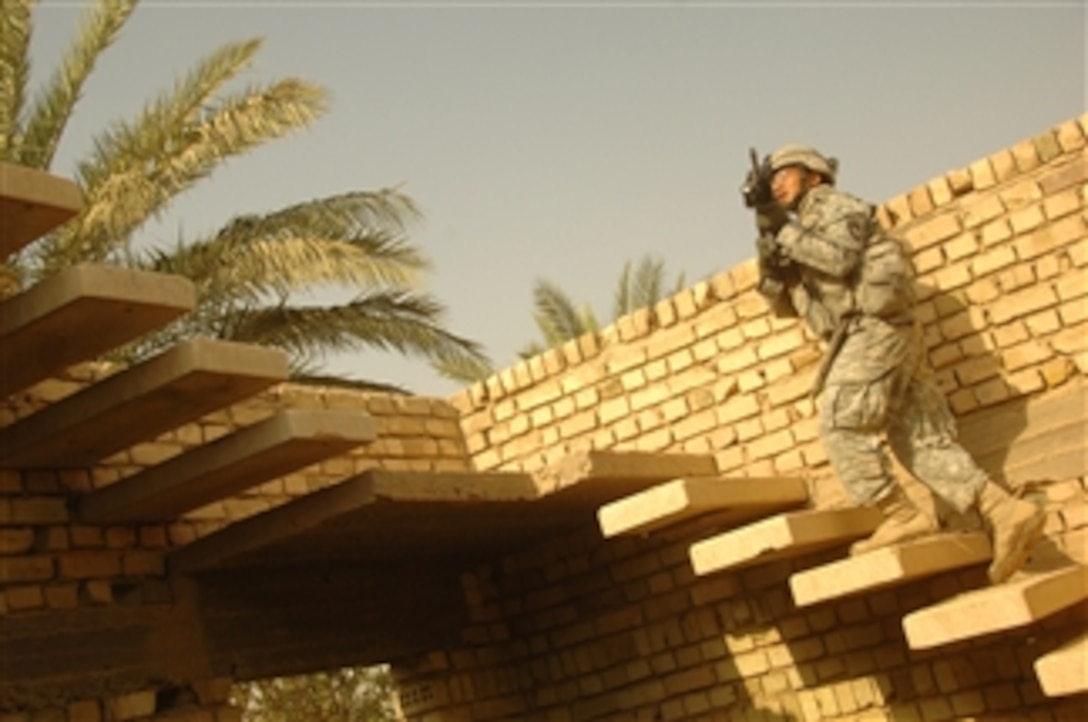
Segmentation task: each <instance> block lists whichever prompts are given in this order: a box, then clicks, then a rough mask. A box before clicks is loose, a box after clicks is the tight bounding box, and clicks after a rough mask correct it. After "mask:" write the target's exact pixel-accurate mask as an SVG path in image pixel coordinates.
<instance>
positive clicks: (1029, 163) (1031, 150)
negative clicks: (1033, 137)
mask: <svg viewBox="0 0 1088 722" xmlns="http://www.w3.org/2000/svg"><path fill="white" fill-rule="evenodd" d="M1012 155H1013V158H1014V159H1015V160H1016V166H1017V168H1019V169H1020V172H1021V173H1024V172H1027V171H1029V170H1034V169H1036V168H1038V167H1039V154H1038V153H1037V152H1036V151H1035V144H1034V143H1032V142H1031V141H1030V140H1025V141H1022V142H1020V143H1017V144H1016V145H1014V146H1013V147H1012Z"/></svg>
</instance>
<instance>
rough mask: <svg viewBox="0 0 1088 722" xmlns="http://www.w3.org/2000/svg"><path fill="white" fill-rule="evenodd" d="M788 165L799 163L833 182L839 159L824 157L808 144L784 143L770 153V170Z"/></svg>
mask: <svg viewBox="0 0 1088 722" xmlns="http://www.w3.org/2000/svg"><path fill="white" fill-rule="evenodd" d="M790 165H799V166H802V167H804V168H807V169H809V170H810V171H812V172H814V173H819V174H820V175H822V176H824V177H825V178H827V180H828V181H829V182H831V183H832V184H834V183H835V175H836V173H837V172H838V170H839V161H838V160H836V159H835V158H826V157H824V155H823V154H822V153H820V152H819V151H818V150H816V149H815V148H813V147H812V146H808V145H801V144H799V143H790V144H788V145H784V146H782V147H781V148H779V149H778V150H776V151H775V152H773V153H771V155H770V166H771V172H772V173H773V172H774V171H776V170H778V169H779V168H785V167H786V166H790Z"/></svg>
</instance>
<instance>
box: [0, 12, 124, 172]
mask: <svg viewBox="0 0 1088 722" xmlns="http://www.w3.org/2000/svg"><path fill="white" fill-rule="evenodd" d="M138 2H139V0H99V2H98V4H97V5H96V6H95V7H94V8H93V9H91V10H88V11H86V12H85V13H84V15H83V20H82V22H81V23H80V28H79V32H78V34H77V36H76V38H75V40H74V41H73V43H72V45H71V46H70V47H69V49H68V52H67V53H66V54H65V56H64V58H63V60H62V61H61V65H60V67H59V68H58V69H57V70H56V71H55V72H54V73H53V76H52V78H51V79H50V81H49V83H48V85H47V86H46V88H45V90H44V91H43V92H42V93H41V94H40V95H38V96H37V97H36V98H35V101H34V104H33V107H32V108H31V110H30V113H29V115H28V116H27V121H26V123H25V125H24V128H23V132H22V134H21V136H20V137H19V138H18V139H17V140H16V141H15V144H16V145H17V146H18V147H17V155H16V156H14V157H16V158H17V160H18V162H19V163H21V164H22V165H27V166H31V167H33V168H40V169H43V170H46V169H48V168H49V166H50V164H52V162H53V155H54V154H55V153H56V150H57V145H58V143H59V142H60V138H61V135H62V134H63V133H64V128H65V126H67V124H68V120H69V118H70V117H71V115H72V109H73V108H74V107H75V105H76V103H77V102H78V101H79V98H80V93H81V92H82V90H83V84H84V83H85V82H86V80H87V77H88V76H89V75H90V74H91V71H92V70H94V66H95V63H96V62H98V58H99V56H101V54H102V51H104V50H105V49H106V48H108V47H109V46H110V45H111V44H112V43H113V42H114V40H116V39H117V36H118V34H119V33H120V32H121V28H122V27H124V25H125V23H126V22H128V19H129V16H130V15H131V14H132V11H133V10H135V9H136V5H137V3H138ZM4 4H5V12H7V7H6V6H7V4H8V3H7V2H6V0H5V3H4Z"/></svg>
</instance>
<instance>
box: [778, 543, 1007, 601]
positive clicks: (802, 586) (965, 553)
mask: <svg viewBox="0 0 1088 722" xmlns="http://www.w3.org/2000/svg"><path fill="white" fill-rule="evenodd" d="M991 553H992V552H991V549H990V541H989V539H988V538H987V536H986V535H985V534H983V533H981V532H971V533H966V534H938V535H935V536H931V537H927V538H924V539H918V540H915V541H912V542H907V543H905V544H899V545H895V546H891V547H884V548H883V549H876V550H874V551H871V552H867V553H865V554H861V555H858V556H854V557H849V558H847V559H843V560H840V561H837V562H831V563H830V564H824V565H822V566H818V567H815V568H813V569H807V570H805V571H803V572H798V573H796V574H794V575H792V576H791V577H790V591H791V592H792V593H793V600H794V603H795V604H796V605H797V606H799V607H803V606H808V605H811V604H817V603H819V602H824V601H827V600H830V599H838V598H840V597H845V596H849V595H853V594H858V593H860V592H868V591H874V590H876V589H883V588H885V587H891V586H895V585H898V584H903V583H906V582H909V581H913V580H915V579H921V578H923V577H928V576H931V575H933V574H939V573H941V572H945V571H949V570H952V569H959V568H961V567H967V566H972V565H974V564H979V563H981V562H984V561H986V560H988V559H989V558H990V555H991Z"/></svg>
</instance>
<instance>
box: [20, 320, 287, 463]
mask: <svg viewBox="0 0 1088 722" xmlns="http://www.w3.org/2000/svg"><path fill="white" fill-rule="evenodd" d="M287 376H288V369H287V358H286V356H284V354H283V353H281V352H280V351H277V350H275V349H269V348H261V347H259V346H249V345H245V344H237V343H228V342H225V341H212V340H209V339H194V340H191V341H186V342H184V343H181V344H178V345H177V346H174V347H173V348H171V349H169V350H168V351H166V352H164V353H162V354H160V355H158V356H156V357H154V358H151V359H148V360H147V361H144V362H143V363H140V364H138V365H136V366H133V367H131V368H129V369H126V370H125V371H122V372H119V373H117V374H115V375H113V376H110V377H109V378H107V379H104V380H103V381H100V382H99V383H97V384H94V385H93V386H89V387H87V388H85V389H83V390H82V391H79V392H77V393H75V394H72V395H71V396H69V397H67V398H65V399H62V400H61V401H58V402H57V403H55V404H52V405H51V406H47V407H46V408H44V409H41V410H40V411H38V412H36V413H34V414H33V415H31V416H28V417H26V418H24V419H20V420H19V421H17V422H15V423H14V424H12V425H10V426H7V427H5V428H3V429H0V468H9V469H10V468H54V469H55V468H65V467H69V468H71V467H83V466H88V465H90V464H92V463H94V462H96V461H98V460H100V459H104V458H106V457H108V456H111V455H113V454H115V453H117V452H118V451H122V450H123V449H127V448H128V447H130V446H132V445H133V444H136V443H139V442H141V441H148V440H151V439H154V438H156V437H157V436H159V435H160V434H162V433H164V432H166V431H170V430H171V429H175V428H177V427H178V426H181V425H182V424H185V423H188V422H190V421H195V420H196V419H198V418H200V417H201V416H204V415H206V414H209V413H211V412H212V411H217V410H219V409H222V408H225V407H227V406H230V405H231V404H233V403H236V402H238V401H241V400H242V399H245V398H248V397H250V396H253V395H254V394H257V393H259V392H261V391H263V390H264V389H266V388H268V387H269V386H271V385H273V384H275V383H278V382H280V381H283V380H285V379H286V378H287Z"/></svg>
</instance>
